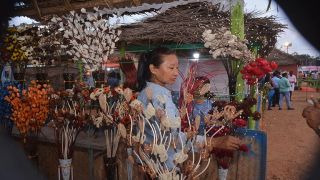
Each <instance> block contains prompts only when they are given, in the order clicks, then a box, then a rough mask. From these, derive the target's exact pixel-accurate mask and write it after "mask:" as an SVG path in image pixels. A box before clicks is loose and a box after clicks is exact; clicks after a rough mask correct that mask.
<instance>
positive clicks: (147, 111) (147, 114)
mask: <svg viewBox="0 0 320 180" xmlns="http://www.w3.org/2000/svg"><path fill="white" fill-rule="evenodd" d="M143 114H144V115H145V117H146V118H147V119H151V117H153V116H154V115H155V114H156V110H155V109H154V107H153V106H152V104H151V103H149V104H148V105H147V108H146V109H145V110H144V111H143Z"/></svg>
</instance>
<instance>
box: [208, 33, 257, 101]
mask: <svg viewBox="0 0 320 180" xmlns="http://www.w3.org/2000/svg"><path fill="white" fill-rule="evenodd" d="M202 37H203V41H204V43H205V44H204V46H205V47H206V48H209V49H210V51H209V53H210V54H211V55H212V57H213V58H215V59H216V58H221V59H222V63H223V65H224V67H225V69H226V71H227V74H228V80H229V94H230V98H231V100H234V99H235V97H234V96H235V94H236V83H237V76H238V74H239V71H240V68H241V66H242V65H244V64H247V63H249V62H250V61H252V60H253V59H254V57H253V54H252V53H251V52H250V50H249V49H248V47H247V43H248V42H247V40H240V39H239V38H238V37H237V36H235V35H232V34H231V31H230V30H228V29H227V28H225V27H222V28H220V29H217V30H216V32H215V33H213V32H212V30H205V31H204V32H203V34H202Z"/></svg>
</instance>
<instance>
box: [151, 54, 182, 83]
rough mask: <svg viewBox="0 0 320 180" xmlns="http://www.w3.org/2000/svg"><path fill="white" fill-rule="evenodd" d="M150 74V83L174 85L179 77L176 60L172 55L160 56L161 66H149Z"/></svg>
mask: <svg viewBox="0 0 320 180" xmlns="http://www.w3.org/2000/svg"><path fill="white" fill-rule="evenodd" d="M149 68H150V71H151V73H152V77H151V81H152V82H154V83H156V84H159V85H161V86H164V85H166V84H173V83H175V81H176V79H177V77H178V75H179V69H178V68H179V63H178V58H177V56H176V55H174V54H170V55H164V56H162V64H161V65H160V66H159V67H155V66H154V65H150V66H149Z"/></svg>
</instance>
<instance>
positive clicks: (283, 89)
mask: <svg viewBox="0 0 320 180" xmlns="http://www.w3.org/2000/svg"><path fill="white" fill-rule="evenodd" d="M278 85H279V91H280V100H279V110H282V103H283V97H285V99H286V104H287V107H288V110H294V108H292V107H291V103H290V87H291V84H290V82H289V80H288V73H286V72H284V73H282V78H281V79H280V81H279V83H278Z"/></svg>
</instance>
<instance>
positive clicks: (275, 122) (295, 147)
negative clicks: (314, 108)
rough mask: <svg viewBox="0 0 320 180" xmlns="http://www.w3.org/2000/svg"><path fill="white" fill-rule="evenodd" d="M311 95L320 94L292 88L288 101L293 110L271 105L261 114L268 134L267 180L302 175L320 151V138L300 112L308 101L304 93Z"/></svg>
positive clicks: (288, 179)
mask: <svg viewBox="0 0 320 180" xmlns="http://www.w3.org/2000/svg"><path fill="white" fill-rule="evenodd" d="M311 95H313V96H314V97H320V93H315V92H312V93H311V92H308V93H306V92H301V91H295V92H294V95H293V101H292V104H293V107H294V108H295V110H292V111H291V110H287V109H286V106H284V108H283V109H282V110H278V107H274V108H273V109H272V110H269V111H266V113H265V114H264V116H263V124H264V130H265V131H266V132H267V136H268V147H267V180H301V179H305V177H307V175H308V173H309V170H310V169H311V168H313V167H314V165H313V161H314V160H315V159H316V157H317V155H320V138H319V137H318V136H317V135H316V134H315V133H314V132H313V131H312V130H311V129H310V128H309V127H308V126H307V124H306V122H305V120H304V119H303V117H302V116H301V114H302V110H303V108H304V107H306V106H307V105H308V103H307V102H306V97H310V96H311ZM319 169H320V167H319Z"/></svg>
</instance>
